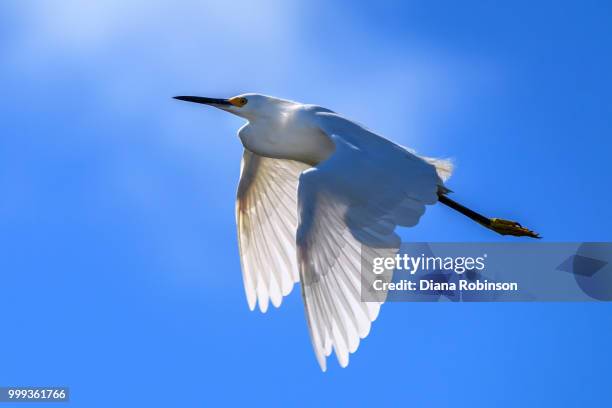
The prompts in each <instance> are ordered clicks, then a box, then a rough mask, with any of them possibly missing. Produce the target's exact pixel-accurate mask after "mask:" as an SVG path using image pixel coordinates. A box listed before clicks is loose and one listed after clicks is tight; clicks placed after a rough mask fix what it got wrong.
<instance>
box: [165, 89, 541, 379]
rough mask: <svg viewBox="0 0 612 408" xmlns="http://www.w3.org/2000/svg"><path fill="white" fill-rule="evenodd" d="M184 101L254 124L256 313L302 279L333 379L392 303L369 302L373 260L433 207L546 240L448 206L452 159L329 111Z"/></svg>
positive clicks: (242, 212)
mask: <svg viewBox="0 0 612 408" xmlns="http://www.w3.org/2000/svg"><path fill="white" fill-rule="evenodd" d="M175 98H176V99H179V100H182V101H187V102H195V103H202V104H205V105H210V106H214V107H216V108H219V109H222V110H224V111H226V112H230V113H232V114H234V115H237V116H240V117H242V118H244V119H246V120H247V123H246V124H245V125H244V126H243V127H241V128H240V130H239V131H238V136H239V137H240V140H241V142H242V144H243V145H244V154H243V157H242V166H241V174H240V183H239V185H238V194H237V195H238V196H237V199H236V222H237V224H238V242H239V247H240V259H241V265H242V274H243V280H244V288H245V291H246V297H247V301H248V304H249V308H250V309H251V310H253V309H254V308H255V304H256V303H258V304H259V308H260V309H261V311H262V312H265V311H266V310H267V308H268V303H269V302H272V304H273V305H275V306H277V307H278V306H280V304H281V301H282V298H283V296H286V295H288V294H289V292H291V290H292V288H293V285H294V283H297V282H301V287H302V297H303V300H304V305H305V311H306V319H307V322H308V328H309V331H310V337H311V341H312V345H313V347H314V351H315V354H316V356H317V360H318V362H319V364H320V366H321V369H322V370H324V371H325V369H326V357H327V356H329V355H330V354H331V351H332V348H333V349H334V350H335V353H336V357H337V358H338V361H339V363H340V365H341V366H342V367H346V366H347V365H348V361H349V353H353V352H354V351H355V350H356V349H357V347H358V345H359V341H360V339H362V338H365V337H366V336H367V335H368V332H369V331H370V325H371V322H372V321H374V320H375V319H376V317H377V315H378V312H379V309H380V305H381V304H382V302H383V301H384V298H381V299H378V300H379V301H377V302H362V301H361V300H362V299H361V297H360V293H361V284H362V279H363V277H362V276H361V252H362V251H363V250H372V251H375V252H376V251H379V252H380V251H383V252H384V251H386V252H385V253H386V254H394V253H395V252H397V250H398V249H399V245H400V238H399V236H398V235H397V234H396V233H395V231H394V230H395V227H396V226H398V225H400V226H408V227H410V226H414V225H416V224H417V223H418V222H419V219H420V217H421V216H422V215H423V213H424V212H425V206H427V205H433V204H435V203H437V202H440V203H442V204H444V205H447V206H449V207H450V208H452V209H454V210H456V211H458V212H460V213H461V214H463V215H465V216H467V217H469V218H471V219H472V220H474V221H476V222H478V223H479V224H481V225H483V226H484V227H486V228H489V229H491V230H493V231H495V232H497V233H500V234H503V235H516V236H529V237H534V238H538V235H537V234H536V233H534V232H533V231H530V230H528V229H527V228H524V227H522V226H521V225H520V224H518V223H516V222H513V221H507V220H503V219H499V218H487V217H484V216H482V215H480V214H478V213H476V212H474V211H472V210H470V209H468V208H466V207H464V206H462V205H460V204H459V203H457V202H455V201H453V200H451V199H450V198H448V197H447V194H448V193H449V192H450V190H449V189H448V188H446V187H445V185H444V181H445V180H446V179H447V178H448V177H449V176H450V174H451V172H452V165H451V163H450V162H448V161H446V160H440V159H433V158H428V157H423V156H419V155H416V154H415V153H414V152H412V151H410V150H407V149H406V148H404V147H402V146H399V145H397V144H395V143H393V142H391V141H389V140H387V139H385V138H383V137H382V136H379V135H377V134H375V133H373V132H372V131H370V130H368V129H366V128H365V127H363V126H361V125H360V124H358V123H356V122H353V121H351V120H349V119H346V118H345V117H343V116H341V115H339V114H337V113H335V112H333V111H331V110H329V109H325V108H322V107H320V106H315V105H305V104H301V103H297V102H293V101H288V100H284V99H279V98H274V97H270V96H265V95H258V94H244V95H239V96H236V97H233V98H230V99H216V98H205V97H199V96H177V97H175ZM367 279H368V278H367V277H366V281H367Z"/></svg>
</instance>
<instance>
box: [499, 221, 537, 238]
mask: <svg viewBox="0 0 612 408" xmlns="http://www.w3.org/2000/svg"><path fill="white" fill-rule="evenodd" d="M487 227H488V228H489V229H491V230H493V231H495V232H497V233H498V234H501V235H514V236H515V237H531V238H541V237H540V234H538V233H537V232H534V231H532V230H530V229H528V228H525V227H523V226H522V225H521V224H519V223H518V222H516V221H509V220H504V219H501V218H491V219H490V223H489V225H487Z"/></svg>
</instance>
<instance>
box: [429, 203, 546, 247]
mask: <svg viewBox="0 0 612 408" xmlns="http://www.w3.org/2000/svg"><path fill="white" fill-rule="evenodd" d="M438 201H439V202H440V203H442V204H444V205H446V206H448V207H450V208H452V209H453V210H455V211H458V212H460V213H461V214H463V215H465V216H466V217H468V218H470V219H472V220H474V221H476V222H477V223H479V224H480V225H482V226H483V227H485V228H488V229H490V230H492V231H495V232H497V233H498V234H501V235H514V236H516V237H531V238H541V237H540V234H538V233H537V232H533V231H532V230H530V229H528V228H525V227H523V226H522V225H521V224H519V223H518V222H516V221H509V220H504V219H501V218H487V217H485V216H484V215H482V214H478V213H477V212H476V211H472V210H470V209H469V208H467V207H464V206H463V205H461V204H459V203H458V202H456V201H455V200H451V199H450V198H448V196H446V194H444V193H439V194H438Z"/></svg>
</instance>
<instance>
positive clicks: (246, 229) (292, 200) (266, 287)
mask: <svg viewBox="0 0 612 408" xmlns="http://www.w3.org/2000/svg"><path fill="white" fill-rule="evenodd" d="M306 168H308V166H307V165H305V164H303V163H299V162H296V161H292V160H281V159H270V158H267V157H262V156H259V155H256V154H255V153H252V152H250V151H249V150H246V149H245V150H244V154H243V157H242V164H241V171H240V183H239V185H238V194H237V199H236V224H237V228H238V244H239V248H240V260H241V265H242V275H243V281H244V289H245V292H246V297H247V302H248V304H249V308H250V309H251V310H253V309H254V308H255V305H256V304H259V308H260V310H261V311H262V312H266V310H267V309H268V304H269V302H270V301H271V302H272V304H273V305H274V306H276V307H278V306H280V304H281V302H282V298H283V296H286V295H288V294H289V293H290V292H291V290H292V288H293V285H294V283H295V282H298V281H299V274H298V268H297V262H296V247H295V232H296V228H297V184H298V177H299V175H300V173H301V172H302V171H304V170H305V169H306Z"/></svg>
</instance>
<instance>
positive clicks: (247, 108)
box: [174, 93, 292, 120]
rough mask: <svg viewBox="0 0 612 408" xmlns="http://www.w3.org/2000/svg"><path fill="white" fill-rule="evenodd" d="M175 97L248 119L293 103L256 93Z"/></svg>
mask: <svg viewBox="0 0 612 408" xmlns="http://www.w3.org/2000/svg"><path fill="white" fill-rule="evenodd" d="M174 99H178V100H179V101H185V102H194V103H201V104H204V105H210V106H214V107H215V108H219V109H222V110H224V111H227V112H230V113H233V114H234V115H237V116H241V117H243V118H245V119H248V120H254V119H257V118H260V117H265V116H268V115H270V114H274V113H277V112H278V110H279V109H282V107H284V106H286V105H287V104H291V103H292V102H290V101H286V100H283V99H278V98H274V97H272V96H266V95H260V94H254V93H248V94H242V95H238V96H234V97H233V98H229V99H220V98H207V97H204V96H175V97H174Z"/></svg>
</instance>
